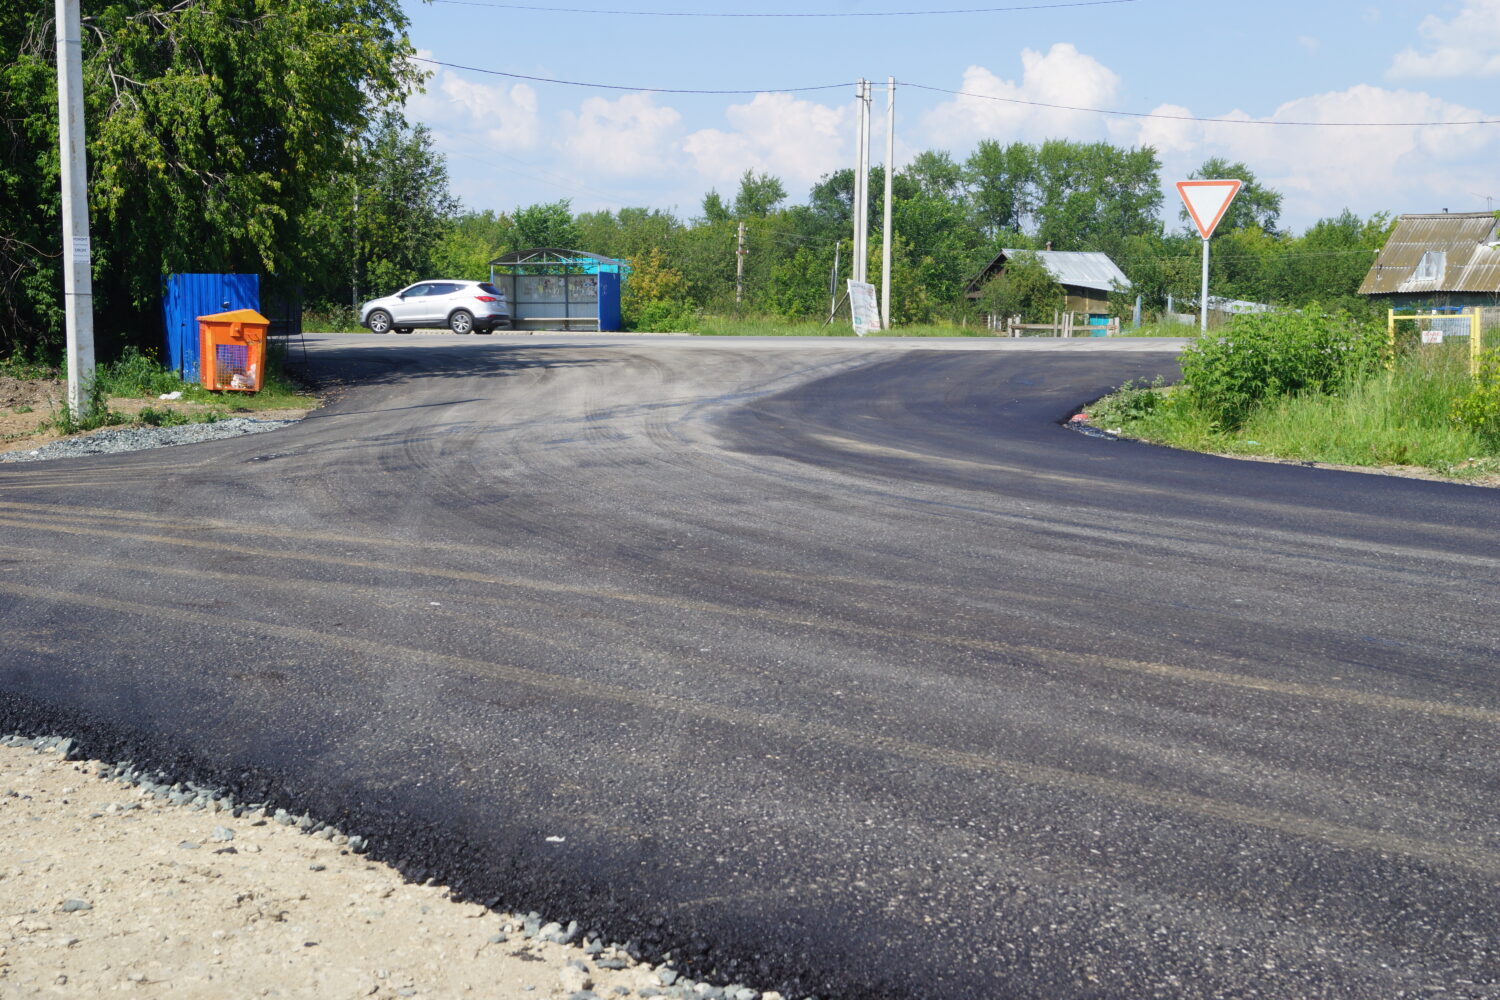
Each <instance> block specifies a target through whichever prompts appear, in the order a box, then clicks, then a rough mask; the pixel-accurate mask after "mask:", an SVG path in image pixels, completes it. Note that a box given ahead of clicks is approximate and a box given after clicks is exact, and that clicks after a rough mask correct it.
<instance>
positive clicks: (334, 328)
mask: <svg viewBox="0 0 1500 1000" xmlns="http://www.w3.org/2000/svg"><path fill="white" fill-rule="evenodd" d="M302 329H304V330H306V331H307V332H308V333H369V332H370V331H368V330H366V329H365V328H364V327H362V326H360V325H359V317H358V316H356V315H354V310H353V309H352V308H327V309H307V310H304V311H303V313H302Z"/></svg>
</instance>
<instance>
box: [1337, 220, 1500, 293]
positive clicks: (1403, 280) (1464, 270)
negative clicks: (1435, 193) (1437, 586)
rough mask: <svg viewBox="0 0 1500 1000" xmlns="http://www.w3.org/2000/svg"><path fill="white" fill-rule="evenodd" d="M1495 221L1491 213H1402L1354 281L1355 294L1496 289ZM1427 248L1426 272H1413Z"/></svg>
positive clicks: (1499, 264)
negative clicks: (1370, 264) (1358, 280)
mask: <svg viewBox="0 0 1500 1000" xmlns="http://www.w3.org/2000/svg"><path fill="white" fill-rule="evenodd" d="M1497 227H1500V220H1497V219H1496V218H1495V215H1494V214H1493V213H1491V212H1454V213H1451V214H1450V213H1448V212H1443V213H1441V214H1432V215H1403V216H1401V218H1400V219H1399V220H1397V222H1396V228H1395V231H1393V232H1392V233H1391V237H1390V239H1389V240H1387V241H1386V244H1385V249H1383V250H1381V251H1380V256H1378V257H1376V258H1375V266H1374V267H1372V268H1370V273H1369V274H1367V275H1365V280H1364V284H1362V285H1360V286H1359V293H1360V294H1361V295H1395V294H1406V295H1420V294H1422V293H1424V292H1433V293H1437V292H1480V293H1500V239H1497V234H1496V230H1497ZM1429 251H1437V252H1439V253H1442V254H1443V257H1441V258H1437V257H1434V258H1430V259H1429V262H1428V263H1429V267H1428V271H1429V273H1431V275H1432V276H1431V277H1426V276H1419V273H1420V271H1421V267H1422V258H1423V257H1424V256H1425V255H1426V254H1427V253H1428V252H1429Z"/></svg>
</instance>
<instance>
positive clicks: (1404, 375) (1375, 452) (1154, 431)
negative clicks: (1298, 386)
mask: <svg viewBox="0 0 1500 1000" xmlns="http://www.w3.org/2000/svg"><path fill="white" fill-rule="evenodd" d="M1467 360H1468V348H1467V345H1464V344H1461V343H1459V344H1453V345H1449V346H1448V349H1443V350H1439V351H1423V352H1420V353H1418V354H1414V355H1411V356H1408V357H1406V358H1403V360H1402V362H1401V363H1400V364H1399V365H1398V366H1397V368H1396V371H1395V372H1393V373H1391V374H1389V375H1386V374H1380V375H1376V376H1374V377H1371V378H1369V379H1366V380H1364V381H1362V382H1360V383H1358V384H1357V385H1355V386H1353V387H1351V388H1350V389H1348V390H1346V391H1345V392H1344V393H1343V394H1341V395H1338V396H1332V395H1324V394H1309V395H1300V396H1291V397H1282V398H1278V399H1274V400H1270V401H1268V402H1266V403H1263V404H1261V405H1260V406H1258V407H1256V408H1255V409H1253V410H1252V411H1251V412H1250V413H1249V415H1248V416H1247V418H1246V419H1245V421H1244V423H1243V424H1242V425H1241V426H1240V427H1239V428H1237V429H1235V430H1233V431H1225V430H1223V429H1222V428H1220V427H1218V426H1216V425H1215V424H1214V423H1213V422H1212V421H1211V420H1210V419H1209V418H1208V417H1207V416H1205V415H1204V414H1203V413H1202V412H1200V411H1199V410H1197V409H1196V408H1195V407H1194V406H1193V405H1192V403H1191V400H1190V398H1189V396H1188V395H1187V393H1186V392H1185V391H1183V390H1181V389H1165V390H1163V389H1160V388H1156V389H1150V388H1143V387H1140V386H1126V387H1122V390H1121V391H1120V392H1117V393H1115V394H1114V395H1112V396H1109V397H1106V398H1105V399H1103V400H1100V401H1099V402H1098V403H1096V404H1095V405H1094V406H1092V407H1090V408H1089V415H1090V418H1091V422H1092V423H1093V424H1094V425H1095V426H1097V427H1103V428H1105V429H1108V430H1115V429H1118V430H1119V431H1120V432H1121V433H1123V434H1124V435H1126V436H1128V437H1135V438H1141V439H1143V440H1146V441H1153V442H1156V443H1158V444H1165V445H1169V446H1172V447H1176V448H1186V449H1191V450H1193V451H1207V452H1215V453H1219V454H1230V455H1254V456H1265V457H1275V458H1285V459H1293V460H1298V461H1308V462H1320V463H1325V464H1330V465H1354V466H1382V465H1409V466H1419V467H1423V468H1427V469H1431V470H1433V471H1435V472H1438V473H1441V474H1444V475H1452V476H1457V477H1463V476H1466V475H1474V474H1478V473H1485V472H1496V471H1500V440H1495V439H1492V438H1488V437H1485V436H1482V435H1480V434H1478V433H1476V432H1475V431H1473V430H1470V429H1468V428H1465V427H1462V426H1460V425H1459V424H1457V423H1455V422H1454V420H1453V419H1452V413H1453V402H1454V400H1455V399H1457V398H1459V397H1460V396H1462V395H1464V394H1465V393H1467V392H1468V391H1469V388H1470V387H1471V386H1472V384H1473V383H1472V381H1471V380H1470V378H1469V375H1468V365H1467ZM1143 393H1146V394H1150V395H1152V396H1154V397H1155V399H1154V401H1152V400H1143V395H1142V394H1143Z"/></svg>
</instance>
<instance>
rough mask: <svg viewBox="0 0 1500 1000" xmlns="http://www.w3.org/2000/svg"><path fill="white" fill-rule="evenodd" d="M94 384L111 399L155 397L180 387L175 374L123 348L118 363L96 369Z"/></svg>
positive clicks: (132, 350)
mask: <svg viewBox="0 0 1500 1000" xmlns="http://www.w3.org/2000/svg"><path fill="white" fill-rule="evenodd" d="M95 380H96V381H97V383H98V385H99V387H100V388H101V389H102V390H103V391H104V392H105V393H107V394H108V395H111V396H135V397H144V396H159V395H161V394H162V393H164V392H175V391H177V390H178V389H181V388H183V384H184V383H183V381H182V379H181V378H180V377H178V375H177V373H176V372H174V371H171V370H170V369H167V368H163V367H162V365H161V362H159V361H157V360H156V359H155V358H153V357H150V356H149V355H146V354H142V353H141V352H140V351H138V350H137V349H136V348H134V347H127V348H125V351H124V353H123V354H121V355H120V358H119V360H118V361H111V362H109V363H107V364H102V365H100V366H99V367H98V369H97V371H96V373H95Z"/></svg>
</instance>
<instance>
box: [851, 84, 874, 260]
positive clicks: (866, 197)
mask: <svg viewBox="0 0 1500 1000" xmlns="http://www.w3.org/2000/svg"><path fill="white" fill-rule="evenodd" d="M857 88H858V89H857V90H856V93H857V95H858V97H859V130H858V133H859V138H858V140H857V145H856V146H855V150H854V262H853V265H852V267H853V274H852V275H850V277H851V278H852V279H853V280H854V281H856V282H860V283H863V282H864V281H865V280H866V273H865V268H866V265H867V261H868V256H869V238H870V220H869V218H868V216H869V210H870V186H869V185H870V175H869V172H868V171H869V168H870V84H869V81H868V80H865V79H863V78H861V79H860V81H859V83H858V85H857Z"/></svg>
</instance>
